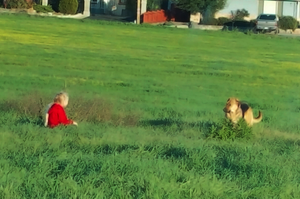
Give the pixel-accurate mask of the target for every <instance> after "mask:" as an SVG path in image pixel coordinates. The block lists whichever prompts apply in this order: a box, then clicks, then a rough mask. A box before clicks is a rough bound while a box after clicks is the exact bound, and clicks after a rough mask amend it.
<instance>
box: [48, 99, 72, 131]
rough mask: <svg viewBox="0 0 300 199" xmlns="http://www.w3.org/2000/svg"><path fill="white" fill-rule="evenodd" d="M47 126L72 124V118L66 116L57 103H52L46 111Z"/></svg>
mask: <svg viewBox="0 0 300 199" xmlns="http://www.w3.org/2000/svg"><path fill="white" fill-rule="evenodd" d="M48 114H49V118H48V126H49V127H50V128H54V127H56V126H58V125H61V124H62V125H68V124H73V120H69V119H68V118H67V115H66V112H65V110H64V108H63V107H62V106H61V105H60V104H57V103H54V104H53V105H52V106H51V108H50V109H49V111H48Z"/></svg>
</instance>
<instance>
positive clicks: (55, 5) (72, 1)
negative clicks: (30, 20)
mask: <svg viewBox="0 0 300 199" xmlns="http://www.w3.org/2000/svg"><path fill="white" fill-rule="evenodd" d="M2 4H3V3H2ZM79 4H80V6H79ZM81 4H82V2H81V0H50V1H49V5H48V6H42V5H41V2H40V1H37V2H35V0H6V6H7V8H9V9H28V8H32V7H33V8H34V9H35V10H36V11H37V12H42V13H45V12H53V10H54V11H56V12H61V13H63V14H76V13H77V11H82V10H81V8H79V7H82V6H81ZM2 6H3V5H2Z"/></svg>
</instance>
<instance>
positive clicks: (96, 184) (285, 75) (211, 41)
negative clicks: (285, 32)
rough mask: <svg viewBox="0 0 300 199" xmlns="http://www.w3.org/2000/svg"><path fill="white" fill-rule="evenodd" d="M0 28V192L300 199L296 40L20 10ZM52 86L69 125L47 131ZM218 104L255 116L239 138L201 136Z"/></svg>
mask: <svg viewBox="0 0 300 199" xmlns="http://www.w3.org/2000/svg"><path fill="white" fill-rule="evenodd" d="M0 26H1V28H0V91H1V92H0V198H160V199H161V198H172V199H173V198H180V199H182V198H299V196H300V192H299V191H300V189H299V179H300V178H299V177H300V176H299V169H298V167H297V165H298V164H299V158H298V153H299V143H300V135H299V122H298V114H299V106H298V103H299V97H300V96H299V94H298V92H297V91H298V85H299V81H300V80H299V78H298V73H299V66H298V65H299V64H298V57H297V52H299V50H300V47H299V45H298V43H299V40H298V39H295V38H293V39H292V38H290V39H287V38H280V37H269V36H264V35H263V36H262V35H244V34H239V33H233V34H231V33H220V32H209V31H198V30H181V29H168V28H161V27H150V26H136V25H129V24H118V23H111V22H101V21H92V20H81V21H76V20H67V19H55V18H39V17H28V16H20V15H18V16H15V15H1V16H0ZM63 89H64V90H66V91H67V92H68V93H69V95H70V102H69V105H68V107H67V109H66V111H67V114H68V116H69V117H70V118H72V119H74V120H77V121H78V122H79V126H78V127H75V126H69V127H59V128H55V129H47V128H45V127H43V125H42V124H43V122H42V121H43V111H44V108H45V105H46V104H48V103H50V102H51V100H52V97H53V95H54V94H55V93H56V92H58V91H60V90H63ZM33 91H36V92H33ZM230 96H236V97H238V98H240V99H241V100H244V101H247V102H248V103H249V105H250V106H251V107H252V108H253V110H254V115H255V116H257V114H258V110H261V111H262V112H263V115H264V116H263V120H262V122H261V123H259V124H256V125H254V127H253V129H252V130H251V132H250V131H239V132H242V133H249V135H250V134H251V133H253V135H252V136H251V137H250V138H251V139H244V138H242V139H227V140H222V139H216V138H213V137H218V136H219V138H222V136H223V135H229V134H228V132H229V133H231V132H232V131H231V130H230V128H229V127H228V126H221V128H217V130H215V131H213V128H214V127H219V125H220V123H219V122H220V121H221V120H222V119H223V117H224V114H223V112H222V109H223V107H224V105H225V102H226V100H227V99H228V97H230ZM220 129H221V130H220ZM222 129H223V131H222ZM228 129H229V130H228ZM212 133H214V134H213V135H215V136H209V135H211V134H212ZM242 137H243V136H242Z"/></svg>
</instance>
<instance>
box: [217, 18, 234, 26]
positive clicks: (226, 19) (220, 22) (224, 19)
mask: <svg viewBox="0 0 300 199" xmlns="http://www.w3.org/2000/svg"><path fill="white" fill-rule="evenodd" d="M229 21H231V19H229V18H227V17H219V18H218V25H219V26H223V25H224V23H227V22H229Z"/></svg>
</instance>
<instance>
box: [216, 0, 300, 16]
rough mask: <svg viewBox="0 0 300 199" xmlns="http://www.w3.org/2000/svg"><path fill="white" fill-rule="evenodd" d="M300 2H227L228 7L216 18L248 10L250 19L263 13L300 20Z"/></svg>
mask: <svg viewBox="0 0 300 199" xmlns="http://www.w3.org/2000/svg"><path fill="white" fill-rule="evenodd" d="M299 2H300V0H279V1H274V0H227V5H226V7H225V8H224V9H223V10H221V11H219V12H218V13H217V14H216V17H220V16H229V15H230V11H232V10H237V9H243V8H244V9H246V10H248V12H249V13H250V16H249V18H250V19H255V18H256V17H257V16H258V15H259V14H261V13H267V14H278V15H279V16H293V17H295V18H296V19H298V20H300V3H299Z"/></svg>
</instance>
